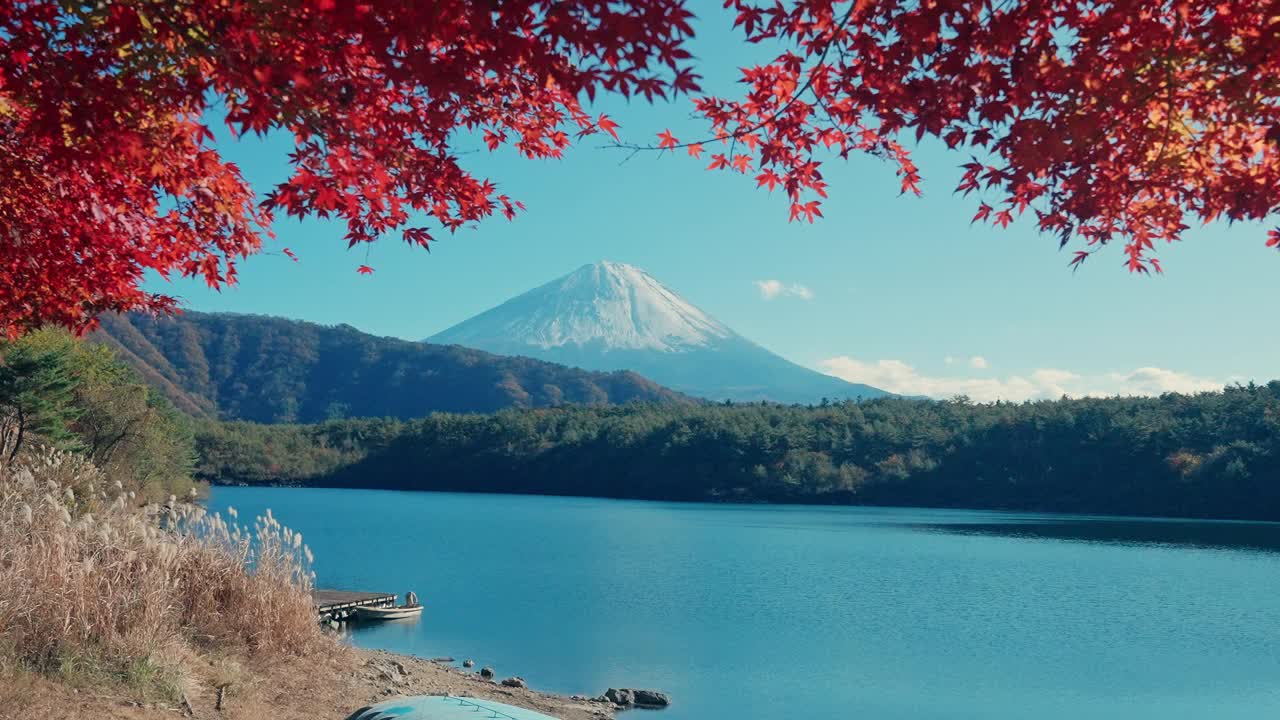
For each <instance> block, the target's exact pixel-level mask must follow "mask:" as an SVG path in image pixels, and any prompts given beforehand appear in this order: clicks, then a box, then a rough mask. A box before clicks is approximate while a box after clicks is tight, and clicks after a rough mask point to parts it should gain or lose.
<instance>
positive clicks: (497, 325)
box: [428, 261, 885, 403]
mask: <svg viewBox="0 0 1280 720" xmlns="http://www.w3.org/2000/svg"><path fill="white" fill-rule="evenodd" d="M428 342H433V343H443V344H452V345H464V346H467V347H472V348H477V349H479V350H486V351H488V352H492V353H498V354H500V355H525V356H528V357H533V358H537V359H540V360H550V361H551V362H557V363H563V364H565V365H573V366H576V367H582V368H587V369H590V370H633V371H635V372H638V373H640V374H641V375H644V376H645V377H648V378H649V379H650V380H654V381H656V382H659V383H661V384H663V385H666V386H668V387H670V388H673V389H675V390H679V391H680V392H683V393H687V394H690V395H697V396H700V397H704V398H709V399H712V400H745V401H754V400H776V401H779V402H801V403H816V402H818V401H819V400H821V399H822V398H829V399H841V398H872V397H879V396H882V395H884V394H885V392H884V391H883V390H877V389H876V388H873V387H868V386H866V385H856V384H851V383H847V382H845V381H843V380H841V379H839V378H835V377H831V376H829V375H823V374H821V373H819V372H817V371H815V370H811V369H809V368H806V367H801V366H799V365H796V364H795V363H793V362H791V361H789V360H787V359H785V358H783V357H780V356H778V355H775V354H774V353H772V352H769V351H768V350H766V349H764V348H762V347H760V346H759V345H757V344H755V343H753V342H751V341H750V340H747V339H746V338H744V337H742V336H741V335H738V334H737V333H735V332H733V331H732V330H730V329H729V328H728V327H726V326H725V325H724V324H723V323H721V322H720V321H718V320H716V319H715V318H713V317H711V316H710V315H708V314H706V313H705V312H703V311H701V310H699V309H698V308H697V307H694V305H693V304H692V303H690V302H689V301H688V300H685V299H684V298H682V297H680V295H679V294H677V293H676V292H675V291H674V290H672V289H670V288H668V287H667V286H666V285H663V284H662V283H660V282H658V281H657V280H656V279H655V278H654V277H653V276H652V275H650V274H649V273H647V272H645V271H644V270H641V269H640V268H638V267H633V266H631V265H626V264H624V263H618V262H609V261H603V262H597V263H592V264H590V265H583V266H582V267H580V268H578V269H577V270H574V271H573V272H571V273H569V274H568V275H565V276H563V277H560V278H557V279H555V280H552V281H551V282H549V283H547V284H546V285H542V286H541V287H537V288H534V289H533V290H530V291H529V292H526V293H524V294H523V295H519V296H517V297H515V298H512V299H510V300H508V301H506V302H505V303H503V304H501V305H499V306H497V307H495V308H493V309H491V310H487V311H485V312H482V313H480V314H479V315H476V316H475V317H473V318H471V319H470V320H466V321H463V322H461V323H459V324H457V325H454V326H453V327H451V328H449V329H448V330H445V331H444V332H442V333H439V334H438V335H434V336H432V337H431V338H429V339H428Z"/></svg>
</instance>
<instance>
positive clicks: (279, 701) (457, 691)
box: [0, 637, 618, 720]
mask: <svg viewBox="0 0 1280 720" xmlns="http://www.w3.org/2000/svg"><path fill="white" fill-rule="evenodd" d="M329 640H330V641H331V644H330V645H328V646H327V647H318V648H316V649H315V651H313V652H311V653H310V654H308V655H306V656H302V657H275V658H270V657H261V658H257V659H255V660H248V661H246V660H243V659H239V658H237V657H236V656H234V655H224V656H209V657H200V658H196V657H188V658H186V660H187V661H188V665H187V668H186V669H187V670H189V674H188V677H186V678H185V680H184V681H183V683H182V687H181V695H180V696H178V697H170V698H140V697H137V696H136V695H133V694H131V693H129V692H128V691H126V690H124V689H123V688H118V687H112V686H109V685H85V684H76V683H70V682H66V681H62V680H58V679H54V678H50V677H46V676H42V675H37V674H34V673H30V672H23V671H20V670H17V669H15V668H8V669H6V668H2V667H0V717H32V718H39V717H62V718H67V719H68V720H98V719H99V718H111V719H112V720H175V719H177V718H194V719H195V720H260V719H261V718H266V717H269V718H273V719H274V720H344V719H345V718H347V717H349V716H350V715H351V714H352V713H354V712H355V711H356V710H359V709H361V708H363V707H367V706H369V705H373V704H375V703H379V702H383V701H385V700H391V699H394V698H397V697H406V696H413V695H453V696H457V697H471V698H476V699H479V700H496V701H498V702H503V703H507V704H509V705H516V706H519V707H523V708H527V709H529V710H533V711H536V712H540V713H544V714H547V715H551V716H553V717H556V718H559V719H560V720H613V718H614V717H615V712H616V711H617V710H618V708H617V707H616V706H614V705H613V704H612V703H608V702H598V701H593V700H589V699H586V698H585V697H582V696H565V695H558V694H555V693H546V692H540V691H538V690H534V689H530V688H512V687H504V686H503V685H502V684H501V683H500V682H495V681H491V680H485V679H482V678H481V677H480V676H479V674H478V673H474V672H467V671H464V670H462V669H460V668H455V667H452V666H449V665H444V664H442V663H439V662H433V661H431V660H427V659H424V658H420V657H416V656H412V655H401V654H398V653H392V652H388V651H385V650H364V649H360V648H356V647H353V646H351V645H349V644H347V643H345V642H343V641H341V640H339V639H337V638H332V637H331V638H329ZM242 663H243V664H242ZM504 676H505V675H504ZM500 677H503V676H500Z"/></svg>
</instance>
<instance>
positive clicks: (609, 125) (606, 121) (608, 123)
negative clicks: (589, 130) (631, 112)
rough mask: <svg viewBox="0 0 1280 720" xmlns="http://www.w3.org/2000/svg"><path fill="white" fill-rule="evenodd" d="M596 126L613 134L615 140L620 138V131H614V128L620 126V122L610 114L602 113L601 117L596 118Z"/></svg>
mask: <svg viewBox="0 0 1280 720" xmlns="http://www.w3.org/2000/svg"><path fill="white" fill-rule="evenodd" d="M596 127H598V128H600V129H601V130H603V131H605V132H607V133H609V134H610V135H612V136H613V139H614V140H617V139H618V133H617V132H615V131H614V128H617V127H618V123H616V122H614V121H613V120H612V119H610V117H609V116H608V115H603V114H602V115H601V116H600V118H599V119H597V120H596Z"/></svg>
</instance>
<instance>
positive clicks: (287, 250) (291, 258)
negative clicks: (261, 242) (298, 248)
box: [281, 248, 298, 262]
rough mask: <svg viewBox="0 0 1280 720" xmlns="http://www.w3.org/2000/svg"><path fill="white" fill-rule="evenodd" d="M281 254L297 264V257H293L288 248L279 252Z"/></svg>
mask: <svg viewBox="0 0 1280 720" xmlns="http://www.w3.org/2000/svg"><path fill="white" fill-rule="evenodd" d="M281 252H283V253H284V254H285V255H288V256H289V259H290V260H292V261H294V262H298V256H297V255H294V254H293V251H292V250H290V249H289V248H284V249H283V250H281Z"/></svg>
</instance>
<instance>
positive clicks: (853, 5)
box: [604, 0, 858, 164]
mask: <svg viewBox="0 0 1280 720" xmlns="http://www.w3.org/2000/svg"><path fill="white" fill-rule="evenodd" d="M857 8H858V3H857V0H850V2H849V9H848V10H847V11H846V12H845V14H844V17H843V18H842V19H841V20H840V23H839V24H838V25H836V27H835V29H834V30H832V31H831V39H830V40H829V41H828V42H827V45H826V47H824V48H823V49H822V54H821V55H819V56H818V62H817V63H816V64H815V65H814V66H813V70H812V71H810V73H809V79H808V80H806V81H805V83H804V86H803V87H801V88H800V89H799V90H797V91H796V92H795V93H793V94H792V95H791V97H790V98H788V99H787V102H786V103H784V104H783V105H782V107H780V108H778V109H777V110H776V111H774V113H773V114H772V115H770V116H769V117H768V118H767V119H765V120H760V121H759V122H756V123H754V124H753V125H752V126H751V127H748V128H740V129H738V130H735V131H734V132H732V133H729V134H728V135H725V136H723V137H713V138H706V139H703V140H696V141H693V142H686V143H676V144H674V145H668V146H666V147H658V146H657V145H652V144H650V145H636V144H631V143H612V144H610V145H605V146H604V149H608V150H631V151H633V153H632V154H633V155H634V154H635V153H636V152H640V151H642V150H657V151H659V152H661V151H663V150H680V149H684V148H689V147H692V146H694V145H703V144H707V143H712V142H716V141H717V140H729V139H732V140H734V141H735V142H736V141H737V140H738V138H740V137H743V136H744V135H750V134H751V133H753V132H756V131H757V130H759V129H760V128H763V127H767V126H769V125H772V124H773V123H774V122H775V121H777V119H778V118H780V117H782V114H783V113H785V112H786V111H787V110H790V109H791V106H792V105H794V104H795V103H796V101H797V100H799V99H800V97H801V96H802V95H804V94H805V93H806V92H808V91H809V90H811V89H813V81H814V78H815V77H816V76H817V75H816V71H817V70H818V69H819V68H821V67H822V66H823V64H825V63H826V61H827V55H828V54H830V53H831V48H833V47H835V46H837V45H839V43H838V42H837V40H838V38H839V37H840V34H841V33H842V32H844V29H845V27H847V26H848V25H849V20H851V19H852V18H853V11H854V10H856V9H857ZM816 102H818V101H817V98H815V103H816ZM627 159H628V160H629V159H631V156H628V157H627ZM623 162H626V160H624V161H623ZM619 164H621V163H619Z"/></svg>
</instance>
